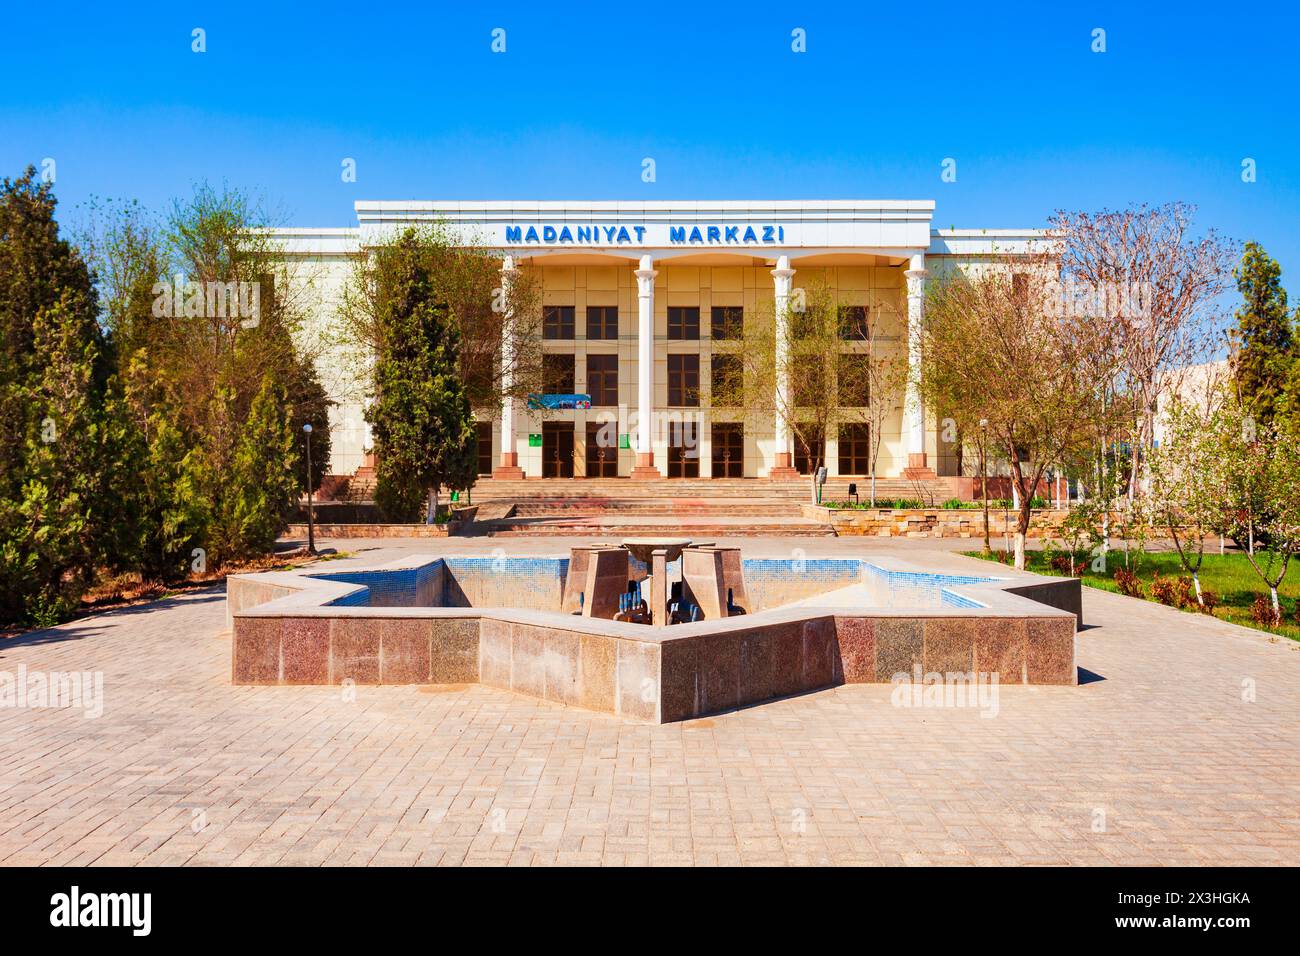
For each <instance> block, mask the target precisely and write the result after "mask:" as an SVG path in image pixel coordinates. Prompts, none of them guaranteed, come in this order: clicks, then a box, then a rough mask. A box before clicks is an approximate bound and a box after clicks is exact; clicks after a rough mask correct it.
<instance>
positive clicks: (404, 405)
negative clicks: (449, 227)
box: [366, 232, 478, 524]
mask: <svg viewBox="0 0 1300 956" xmlns="http://www.w3.org/2000/svg"><path fill="white" fill-rule="evenodd" d="M421 251H422V250H421V247H420V242H419V237H418V236H417V235H416V234H415V233H414V232H408V233H407V234H405V235H404V236H403V237H402V238H401V239H399V240H398V241H397V242H395V243H392V244H389V245H386V246H384V247H381V248H380V249H377V250H376V251H375V253H374V254H375V255H376V256H377V257H379V258H380V259H381V263H380V266H379V267H380V268H381V269H383V271H384V274H385V276H386V277H387V281H386V283H385V285H384V287H383V289H382V291H381V292H380V297H381V298H380V307H379V310H378V313H377V326H376V329H375V332H374V335H375V339H376V341H377V345H378V348H377V355H376V358H375V365H374V400H373V401H372V402H371V404H370V407H369V408H368V409H367V411H366V420H367V421H368V422H369V423H370V425H371V428H372V431H373V435H374V440H375V458H376V462H377V471H376V488H375V501H376V503H377V504H378V505H379V507H380V509H381V510H382V511H383V512H384V513H385V514H386V515H388V516H389V517H390V518H392V519H394V520H398V521H411V520H413V519H414V518H415V516H416V514H417V513H418V511H419V507H420V502H421V499H424V501H425V503H426V511H425V521H426V522H428V523H430V524H432V523H433V522H434V521H435V520H436V518H437V509H438V490H439V488H440V487H442V486H444V485H445V486H447V487H448V488H450V489H452V490H459V489H464V488H468V487H469V486H470V485H471V484H472V483H473V481H474V478H475V476H476V473H477V470H478V469H477V461H476V457H477V449H476V438H475V435H476V433H475V428H474V418H473V414H472V411H471V408H470V401H469V396H468V393H467V390H466V387H465V384H464V381H463V379H462V378H461V370H460V367H459V347H460V330H459V328H458V326H457V323H456V320H455V318H454V317H453V315H452V314H451V311H450V309H449V308H448V307H447V305H446V304H445V303H443V302H441V301H439V299H438V297H437V294H436V289H435V285H434V278H433V276H432V275H431V274H430V272H429V269H428V263H427V260H426V259H425V258H424V257H423V256H422V255H421Z"/></svg>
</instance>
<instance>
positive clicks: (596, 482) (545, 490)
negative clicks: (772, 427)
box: [472, 478, 953, 505]
mask: <svg viewBox="0 0 1300 956" xmlns="http://www.w3.org/2000/svg"><path fill="white" fill-rule="evenodd" d="M851 482H852V483H856V484H857V486H858V497H859V498H866V497H867V495H868V491H869V489H870V481H869V480H868V479H865V478H853V479H849V478H831V479H829V480H827V482H826V484H825V485H824V486H823V488H822V500H823V501H839V500H844V499H845V498H847V497H848V491H849V484H850V483H851ZM876 496H877V497H879V498H920V499H921V500H922V501H923V502H924V503H925V504H926V505H929V504H930V503H931V500H932V501H933V504H935V505H938V504H941V503H942V502H943V501H945V500H946V499H948V498H951V497H952V496H953V492H952V489H951V488H950V486H949V484H948V483H947V482H946V481H944V480H943V479H934V480H929V481H917V482H914V481H909V480H908V479H906V478H877V479H876ZM728 498H729V499H732V500H735V501H739V500H754V499H760V500H764V501H771V500H776V501H793V502H811V501H812V484H811V481H810V480H809V479H808V478H798V479H795V480H793V481H772V480H770V479H768V478H681V479H677V478H669V479H663V480H660V481H632V480H630V479H628V478H525V479H523V480H522V481H500V480H494V479H491V478H480V479H479V480H478V482H476V483H475V485H474V488H473V490H472V500H473V502H474V504H482V503H484V502H488V501H507V500H509V501H516V502H523V501H540V500H556V501H559V500H565V499H589V500H620V501H633V500H644V499H651V500H661V501H681V500H688V501H695V500H712V499H728Z"/></svg>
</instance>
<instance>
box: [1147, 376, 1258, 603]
mask: <svg viewBox="0 0 1300 956" xmlns="http://www.w3.org/2000/svg"><path fill="white" fill-rule="evenodd" d="M1162 415H1163V418H1164V436H1163V438H1162V439H1161V442H1160V444H1159V445H1158V446H1157V447H1156V448H1154V449H1152V453H1151V456H1150V472H1151V499H1152V502H1153V504H1154V509H1155V512H1156V514H1157V515H1158V516H1159V518H1160V520H1161V522H1162V523H1163V524H1164V526H1165V527H1166V528H1167V529H1168V530H1169V537H1170V539H1171V540H1172V541H1173V543H1174V550H1175V551H1176V552H1177V553H1178V559H1179V561H1180V562H1181V563H1182V566H1183V569H1184V570H1186V571H1187V573H1188V574H1190V575H1191V576H1192V584H1193V585H1194V587H1195V589H1196V602H1197V603H1198V604H1200V605H1202V606H1203V605H1204V603H1205V602H1204V599H1203V597H1202V595H1201V564H1202V561H1203V560H1204V557H1205V538H1206V536H1207V535H1209V534H1211V533H1214V532H1219V531H1224V532H1226V530H1227V524H1228V523H1227V522H1225V521H1224V510H1223V505H1224V502H1225V500H1226V499H1227V497H1228V492H1229V488H1228V483H1227V480H1226V479H1227V476H1228V473H1227V472H1226V471H1225V469H1223V468H1222V465H1223V463H1224V462H1225V460H1226V459H1225V458H1224V448H1223V443H1224V440H1225V437H1226V438H1227V439H1228V440H1239V436H1235V435H1232V434H1231V423H1230V422H1229V420H1228V419H1229V415H1230V412H1228V411H1226V410H1225V409H1224V408H1223V405H1222V403H1221V402H1220V401H1215V402H1212V403H1210V404H1208V405H1202V404H1198V403H1194V402H1189V401H1185V400H1183V399H1181V398H1175V399H1174V400H1173V401H1171V402H1170V403H1168V404H1167V405H1166V407H1165V408H1164V409H1163V411H1162Z"/></svg>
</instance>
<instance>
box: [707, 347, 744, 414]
mask: <svg viewBox="0 0 1300 956" xmlns="http://www.w3.org/2000/svg"><path fill="white" fill-rule="evenodd" d="M710 371H711V373H712V382H713V397H712V399H711V400H710V403H709V404H711V405H712V406H713V407H714V408H740V407H741V406H743V405H744V404H745V389H744V369H743V367H742V366H741V363H740V356H739V355H732V354H729V353H726V352H723V353H718V352H714V353H713V358H712V359H711V360H710Z"/></svg>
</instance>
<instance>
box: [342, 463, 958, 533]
mask: <svg viewBox="0 0 1300 956" xmlns="http://www.w3.org/2000/svg"><path fill="white" fill-rule="evenodd" d="M853 481H854V482H856V484H857V486H858V495H859V498H865V497H866V496H867V494H866V493H867V490H868V487H869V486H868V482H867V481H865V480H862V479H856V478H855V479H853ZM849 483H850V481H849V479H846V478H835V479H831V480H829V481H827V483H826V485H825V486H824V487H823V489H822V499H823V500H824V501H838V500H844V499H846V498H847V497H848V486H849ZM373 489H374V473H373V471H371V470H369V469H366V470H365V473H360V472H359V473H358V474H357V475H356V476H354V477H353V478H352V480H351V481H350V482H349V483H348V487H347V488H346V489H343V490H341V491H340V492H339V493H338V494H337V495H336V500H339V501H344V502H350V503H359V502H365V501H368V500H370V499H371V498H372V497H373ZM811 492H812V488H811V482H810V481H809V480H808V479H807V478H798V479H795V480H791V481H772V480H770V479H766V478H717V479H712V478H692V479H664V480H660V481H632V480H629V479H627V478H591V479H587V478H525V479H523V480H496V479H491V478H483V479H480V480H479V481H478V482H476V483H475V485H474V487H473V488H472V489H471V491H470V493H469V495H468V496H463V499H462V501H461V502H460V504H462V505H464V504H470V505H473V506H475V507H477V508H478V517H477V520H476V522H475V524H474V526H473V529H472V530H471V531H470V533H471V534H485V535H490V536H494V537H496V536H499V537H523V536H539V535H570V536H582V537H588V538H592V537H603V538H610V539H618V538H623V537H640V536H644V535H682V536H687V537H693V538H696V539H697V540H701V539H704V538H706V537H707V538H731V537H747V536H758V535H761V536H779V537H804V536H826V535H833V534H834V533H835V531H834V529H833V528H832V527H831V525H830V524H829V523H828V522H826V521H824V520H822V519H821V518H819V517H808V516H805V514H804V506H805V505H807V504H810V503H811V501H812V494H811ZM876 495H877V497H880V498H921V499H922V500H923V501H925V503H926V504H930V503H933V504H935V505H937V504H939V503H941V502H943V501H944V500H945V499H947V498H949V497H951V496H952V492H951V490H950V488H949V486H948V485H947V483H945V482H943V481H941V480H939V481H929V482H924V481H923V482H915V481H910V480H908V479H904V478H888V479H877V481H876ZM466 499H467V500H466Z"/></svg>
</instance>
